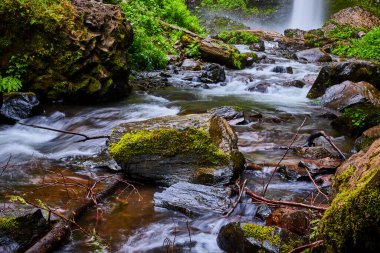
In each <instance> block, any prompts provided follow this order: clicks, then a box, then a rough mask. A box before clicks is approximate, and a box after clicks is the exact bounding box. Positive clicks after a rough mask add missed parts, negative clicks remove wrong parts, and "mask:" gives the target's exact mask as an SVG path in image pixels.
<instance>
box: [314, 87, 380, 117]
mask: <svg viewBox="0 0 380 253" xmlns="http://www.w3.org/2000/svg"><path fill="white" fill-rule="evenodd" d="M357 104H366V105H368V108H369V109H370V107H371V106H372V107H380V92H379V91H378V90H377V89H376V88H375V87H374V86H373V85H372V84H369V83H367V82H358V83H354V82H351V81H345V82H343V83H341V84H338V85H334V86H331V87H330V88H328V89H327V90H326V93H325V95H323V97H322V101H321V105H322V106H324V107H327V108H329V109H333V110H336V111H342V110H343V109H345V108H348V107H352V106H354V105H357Z"/></svg>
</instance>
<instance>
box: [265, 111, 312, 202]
mask: <svg viewBox="0 0 380 253" xmlns="http://www.w3.org/2000/svg"><path fill="white" fill-rule="evenodd" d="M305 122H306V117H305V119H304V120H303V122H302V124H301V125H300V127H299V128H298V129H297V132H296V134H295V135H294V137H293V139H292V141H291V143H290V144H289V146H288V148H287V149H286V152H285V154H284V155H283V156H282V157H281V159H280V161H279V162H278V163H277V165H276V167H275V168H274V170H273V172H272V174H271V175H270V178H269V181H268V183H267V184H266V185H265V188H264V191H263V197H264V196H265V193H266V192H267V190H268V186H269V184H270V183H271V181H272V179H273V176H274V174H275V173H276V172H277V170H278V168H279V166H280V164H281V162H282V160H284V158H285V157H286V155H287V154H288V152H289V150H290V148H291V147H292V145H293V144H294V142H295V141H296V139H297V137H298V134H299V132H300V130H301V128H302V127H303V125H304V124H305Z"/></svg>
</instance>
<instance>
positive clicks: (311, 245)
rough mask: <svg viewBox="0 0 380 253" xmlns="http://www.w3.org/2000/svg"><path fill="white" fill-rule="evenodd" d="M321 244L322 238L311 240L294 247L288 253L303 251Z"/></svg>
mask: <svg viewBox="0 0 380 253" xmlns="http://www.w3.org/2000/svg"><path fill="white" fill-rule="evenodd" d="M322 244H323V240H319V241H316V242H313V243H310V244H306V245H302V246H300V247H298V248H295V249H293V250H291V251H289V253H298V252H303V251H304V250H305V249H313V248H316V247H319V246H321V245H322Z"/></svg>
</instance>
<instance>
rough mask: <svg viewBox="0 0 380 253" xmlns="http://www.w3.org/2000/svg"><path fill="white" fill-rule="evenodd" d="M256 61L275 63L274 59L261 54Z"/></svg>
mask: <svg viewBox="0 0 380 253" xmlns="http://www.w3.org/2000/svg"><path fill="white" fill-rule="evenodd" d="M257 63H261V64H275V63H276V61H275V60H274V59H270V58H268V56H266V55H262V56H260V57H259V58H258V59H257Z"/></svg>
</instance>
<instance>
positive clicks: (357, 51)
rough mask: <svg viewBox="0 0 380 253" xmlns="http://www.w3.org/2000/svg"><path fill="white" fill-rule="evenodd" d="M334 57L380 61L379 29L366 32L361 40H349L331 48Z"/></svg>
mask: <svg viewBox="0 0 380 253" xmlns="http://www.w3.org/2000/svg"><path fill="white" fill-rule="evenodd" d="M332 52H333V53H334V54H336V55H340V56H346V57H357V58H361V59H375V60H379V59H380V27H377V28H375V29H373V30H371V31H370V32H368V33H367V34H366V35H365V36H364V37H363V38H361V39H353V40H350V41H349V43H348V44H340V45H338V46H336V47H334V48H333V51H332Z"/></svg>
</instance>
